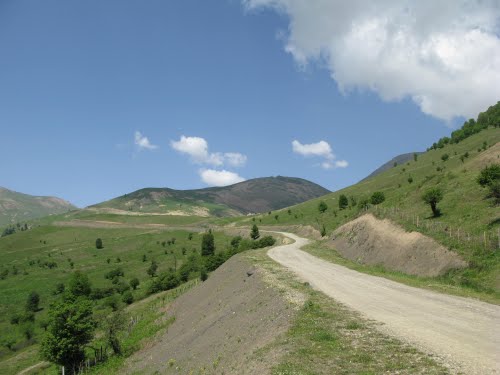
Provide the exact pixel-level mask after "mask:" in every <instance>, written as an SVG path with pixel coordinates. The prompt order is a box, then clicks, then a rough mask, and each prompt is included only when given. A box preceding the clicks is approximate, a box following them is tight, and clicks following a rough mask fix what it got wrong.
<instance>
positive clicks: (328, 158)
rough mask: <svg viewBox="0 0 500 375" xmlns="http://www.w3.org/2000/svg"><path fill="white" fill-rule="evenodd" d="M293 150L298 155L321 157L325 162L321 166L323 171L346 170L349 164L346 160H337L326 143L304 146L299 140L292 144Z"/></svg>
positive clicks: (320, 142)
mask: <svg viewBox="0 0 500 375" xmlns="http://www.w3.org/2000/svg"><path fill="white" fill-rule="evenodd" d="M292 150H293V152H295V153H296V154H299V155H302V156H306V157H310V156H313V157H321V158H324V159H325V160H324V161H323V162H322V163H321V164H320V166H321V168H323V169H334V168H346V167H347V166H348V165H349V163H348V162H347V161H345V160H335V158H336V157H335V154H334V153H333V151H332V147H331V146H330V144H329V143H328V142H326V141H319V142H316V143H309V144H302V143H300V142H299V141H297V140H294V141H293V142H292Z"/></svg>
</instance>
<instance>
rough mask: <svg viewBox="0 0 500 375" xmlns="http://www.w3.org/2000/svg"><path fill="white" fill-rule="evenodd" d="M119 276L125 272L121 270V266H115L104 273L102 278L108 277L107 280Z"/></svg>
mask: <svg viewBox="0 0 500 375" xmlns="http://www.w3.org/2000/svg"><path fill="white" fill-rule="evenodd" d="M120 276H125V272H123V270H122V269H121V267H118V268H115V269H114V270H111V271H109V272H107V273H106V274H105V275H104V278H105V279H108V280H113V279H115V278H117V277H120Z"/></svg>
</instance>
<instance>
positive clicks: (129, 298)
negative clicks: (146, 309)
mask: <svg viewBox="0 0 500 375" xmlns="http://www.w3.org/2000/svg"><path fill="white" fill-rule="evenodd" d="M122 301H123V302H124V303H126V304H127V305H130V304H131V303H133V302H134V296H133V295H132V292H131V291H130V290H127V291H126V292H125V293H123V295H122Z"/></svg>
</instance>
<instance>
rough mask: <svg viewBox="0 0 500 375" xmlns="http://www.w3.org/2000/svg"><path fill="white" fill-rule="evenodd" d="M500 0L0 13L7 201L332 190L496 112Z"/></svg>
mask: <svg viewBox="0 0 500 375" xmlns="http://www.w3.org/2000/svg"><path fill="white" fill-rule="evenodd" d="M499 30H500V1H499V0H490V1H489V0H482V1H472V0H463V1H460V2H458V1H455V0H442V1H439V2H435V1H427V0H420V1H409V0H401V1H400V0H380V1H377V2H373V1H368V0H353V1H349V2H345V1H340V0H212V1H202V0H197V1H195V0H170V1H164V0H141V1H139V0H106V1H103V0H85V1H77V0H75V1H67V0H44V1H39V0H0V160H1V161H2V163H1V169H0V186H3V187H6V188H8V189H11V190H15V191H19V192H23V193H27V194H32V195H50V196H58V197H61V198H64V199H67V200H69V201H70V202H72V203H74V204H76V205H77V206H80V207H84V206H87V205H91V204H94V203H98V202H101V201H104V200H107V199H111V198H113V197H116V196H119V195H122V194H125V193H128V192H131V191H134V190H137V189H140V188H144V187H170V188H175V189H194V188H203V187H207V186H221V185H227V184H231V183H235V182H239V181H244V180H245V179H251V178H256V177H266V176H277V175H281V176H292V177H301V178H305V179H308V180H311V181H313V182H316V183H318V184H320V185H322V186H324V187H326V188H328V189H330V190H338V189H340V188H342V187H345V186H348V185H351V184H353V183H356V182H357V181H359V180H360V179H362V178H364V177H365V176H366V175H368V174H369V173H370V172H372V171H373V170H374V169H376V168H377V167H379V166H380V165H381V164H383V163H385V162H387V161H388V160H390V159H391V158H392V157H394V156H396V155H398V154H401V153H406V152H413V151H423V150H425V149H426V148H427V147H429V146H430V145H431V144H432V143H433V142H435V141H436V140H437V139H439V138H440V137H442V136H445V135H449V133H450V132H451V131H452V130H453V129H454V128H457V127H458V126H461V125H462V124H463V121H464V120H465V119H467V118H473V117H476V116H477V114H478V113H479V112H481V111H484V110H486V109H487V108H488V106H490V105H492V104H495V103H496V102H497V101H498V100H500V36H499V35H500V32H499Z"/></svg>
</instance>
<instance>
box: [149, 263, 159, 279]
mask: <svg viewBox="0 0 500 375" xmlns="http://www.w3.org/2000/svg"><path fill="white" fill-rule="evenodd" d="M157 270H158V264H157V263H156V261H154V260H152V261H151V265H150V266H149V268H148V271H147V272H148V275H149V276H151V277H154V276H156V271H157Z"/></svg>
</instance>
